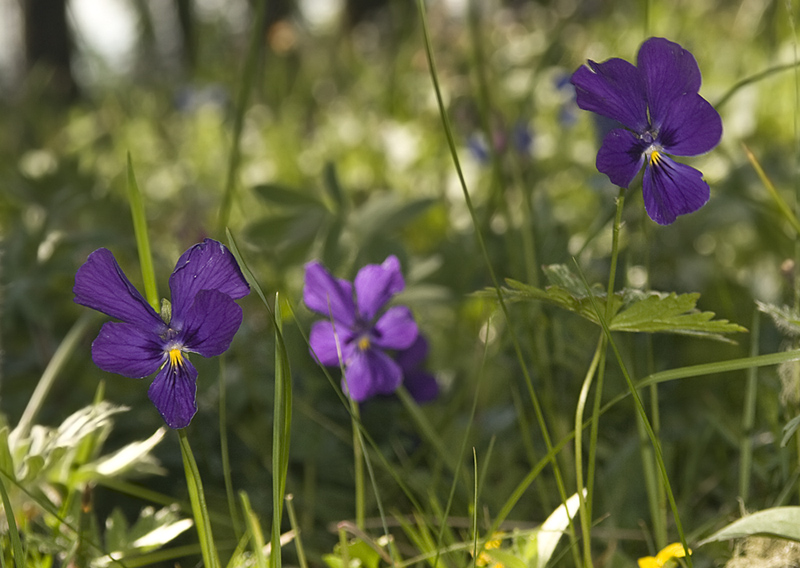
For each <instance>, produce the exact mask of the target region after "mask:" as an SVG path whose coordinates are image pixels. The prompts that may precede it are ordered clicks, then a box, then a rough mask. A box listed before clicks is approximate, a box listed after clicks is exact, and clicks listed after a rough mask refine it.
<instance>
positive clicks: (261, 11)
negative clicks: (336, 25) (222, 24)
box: [217, 0, 268, 233]
mask: <svg viewBox="0 0 800 568" xmlns="http://www.w3.org/2000/svg"><path fill="white" fill-rule="evenodd" d="M267 2H268V0H258V1H257V2H256V14H255V18H254V19H253V28H252V32H251V33H252V35H251V36H250V45H249V46H248V48H247V57H246V59H245V63H244V67H243V68H242V77H241V80H240V81H239V85H240V89H239V93H238V97H237V98H236V113H235V114H234V117H233V132H232V133H231V151H230V153H229V154H228V170H227V174H226V176H225V193H224V195H223V197H222V203H221V204H220V207H219V217H218V218H217V230H218V231H219V233H223V232H224V231H225V228H226V227H227V226H228V221H229V220H230V216H231V208H232V207H233V199H234V196H235V193H236V174H237V172H238V170H239V160H240V158H241V148H240V143H241V138H242V130H243V129H244V114H245V109H246V108H247V103H248V101H249V100H250V91H251V90H252V87H253V80H254V78H255V74H256V64H257V63H258V55H259V53H260V52H261V50H262V46H263V45H264V22H265V20H266V17H267Z"/></svg>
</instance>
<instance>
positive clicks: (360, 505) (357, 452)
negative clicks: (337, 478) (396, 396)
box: [350, 399, 365, 530]
mask: <svg viewBox="0 0 800 568" xmlns="http://www.w3.org/2000/svg"><path fill="white" fill-rule="evenodd" d="M350 410H351V411H352V412H351V421H352V423H353V470H354V475H355V485H356V526H357V527H358V528H359V529H361V530H364V528H365V523H364V519H365V514H364V510H365V500H364V446H363V445H362V438H361V436H360V435H359V429H358V422H359V420H360V419H361V415H360V413H359V410H358V403H357V402H356V401H354V400H353V399H350Z"/></svg>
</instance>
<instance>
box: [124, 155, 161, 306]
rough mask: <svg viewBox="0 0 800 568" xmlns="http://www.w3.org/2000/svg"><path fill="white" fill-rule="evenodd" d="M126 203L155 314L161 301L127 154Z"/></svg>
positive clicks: (136, 187)
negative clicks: (129, 207) (128, 207)
mask: <svg viewBox="0 0 800 568" xmlns="http://www.w3.org/2000/svg"><path fill="white" fill-rule="evenodd" d="M127 171H128V183H127V187H128V203H129V204H130V206H131V215H132V217H133V233H134V235H135V236H136V248H137V249H138V250H139V265H140V267H141V270H142V281H143V283H144V297H145V298H147V301H148V302H149V303H150V305H151V306H153V309H154V310H155V311H156V312H159V311H160V310H161V300H160V298H159V296H158V287H157V285H156V271H155V269H154V268H153V253H152V251H151V250H150V237H149V236H148V235H147V215H146V214H145V211H144V200H143V199H142V193H141V192H140V191H139V184H137V183H136V175H135V174H134V173H133V161H132V160H131V154H130V152H128V170H127Z"/></svg>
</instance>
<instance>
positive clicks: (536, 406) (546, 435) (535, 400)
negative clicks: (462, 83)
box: [417, 0, 580, 566]
mask: <svg viewBox="0 0 800 568" xmlns="http://www.w3.org/2000/svg"><path fill="white" fill-rule="evenodd" d="M417 6H418V8H419V14H420V22H421V25H422V35H423V39H424V43H425V55H426V57H427V60H428V67H429V71H430V77H431V82H432V84H433V90H434V94H435V95H436V103H437V106H438V107H439V115H440V118H441V121H442V126H443V128H444V131H445V137H446V139H447V145H448V147H449V148H450V155H451V157H452V159H453V166H454V167H455V170H456V174H457V176H458V180H459V185H460V186H461V191H462V194H463V195H464V201H465V203H466V205H467V209H468V210H469V213H470V218H471V220H472V224H473V227H475V236H476V238H477V242H478V247H479V248H480V251H481V256H482V258H483V260H484V262H485V263H486V268H487V271H488V273H489V277H490V278H491V281H492V286H493V287H494V289H495V290H496V291H497V299H498V303H499V305H500V308H501V310H502V312H503V315H504V317H505V318H506V321H511V318H510V314H509V311H508V306H507V305H506V302H505V300H504V299H503V295H502V293H501V291H500V285H499V282H498V280H497V275H496V274H495V272H494V269H493V268H492V263H491V261H490V259H489V254H488V251H487V248H486V243H485V241H484V238H483V235H482V233H481V231H480V223H479V222H478V218H477V214H476V212H475V208H474V207H473V205H472V198H471V197H470V195H469V190H468V189H467V183H466V180H465V178H464V173H463V171H462V169H461V163H460V161H459V158H458V150H457V149H456V144H455V138H454V136H453V130H452V128H451V127H450V120H449V118H448V116H447V111H446V109H445V106H444V100H443V98H442V92H441V88H440V87H439V78H438V74H437V71H436V61H435V60H434V57H433V47H432V45H431V39H430V34H429V32H428V24H427V17H426V14H425V2H424V0H418V2H417ZM509 335H510V337H511V341H512V343H513V346H514V351H515V353H516V356H517V359H518V361H519V363H520V369H521V371H522V374H523V376H524V380H525V385H526V386H527V388H528V394H529V396H530V398H531V404H532V405H533V410H534V413H535V415H536V420H537V422H538V424H539V428H540V430H541V432H542V438H543V439H544V442H545V446H546V447H547V450H548V455H551V452H550V450H552V448H553V443H552V440H551V438H550V432H549V429H548V427H547V423H546V421H545V418H544V413H543V412H542V407H541V404H540V402H539V397H538V396H537V394H536V391H535V390H534V388H533V381H532V379H531V376H530V373H529V372H528V368H527V365H525V358H524V357H523V355H522V348H521V346H520V342H519V339H518V337H517V335H516V332H515V331H514V329H513V326H509ZM551 463H552V466H553V473H554V476H555V480H556V486H557V488H558V493H559V496H560V498H561V503H562V504H565V503H566V502H567V492H566V489H565V486H564V479H563V476H562V474H561V468H560V466H559V465H558V461H557V460H556V459H555V456H554V455H553V457H552V462H551ZM569 528H570V530H569V535H570V539H571V540H572V541H573V542H574V538H575V535H574V526H573V523H572V518H570V519H569ZM571 549H572V550H573V551H574V555H575V556H574V560H575V563H576V566H577V565H579V564H580V558H579V556H578V553H577V550H576V549H575V548H574V547H571Z"/></svg>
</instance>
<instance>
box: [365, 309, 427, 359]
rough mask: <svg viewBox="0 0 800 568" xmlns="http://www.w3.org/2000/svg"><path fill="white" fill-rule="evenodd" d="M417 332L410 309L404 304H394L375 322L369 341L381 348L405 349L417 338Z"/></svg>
mask: <svg viewBox="0 0 800 568" xmlns="http://www.w3.org/2000/svg"><path fill="white" fill-rule="evenodd" d="M418 334H419V330H418V329H417V324H416V322H415V321H414V316H413V315H411V310H409V309H408V308H407V307H405V306H395V307H393V308H389V309H388V310H386V313H385V314H383V315H382V316H381V318H380V319H379V320H378V321H377V322H376V323H375V327H374V328H373V329H372V332H371V333H370V342H371V343H372V344H374V345H376V346H377V347H380V348H382V349H407V348H409V347H411V345H412V344H413V343H414V340H415V339H417V335H418Z"/></svg>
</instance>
